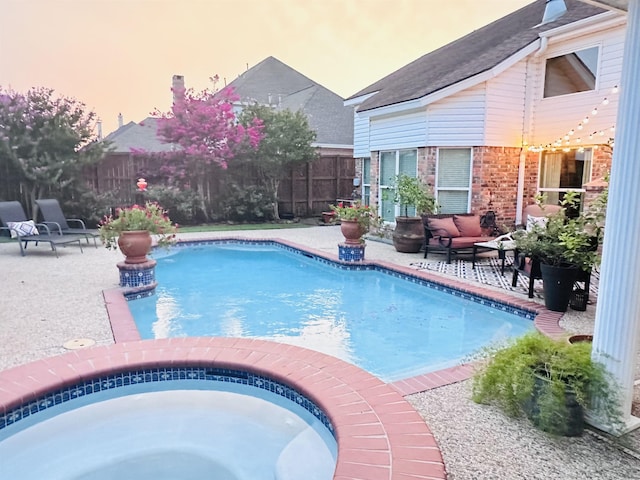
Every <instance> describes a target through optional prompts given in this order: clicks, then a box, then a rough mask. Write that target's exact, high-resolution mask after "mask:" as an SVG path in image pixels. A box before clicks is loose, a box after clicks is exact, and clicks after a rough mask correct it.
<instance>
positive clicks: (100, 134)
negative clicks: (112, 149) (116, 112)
mask: <svg viewBox="0 0 640 480" xmlns="http://www.w3.org/2000/svg"><path fill="white" fill-rule="evenodd" d="M97 127H98V141H102V120H98V122H97Z"/></svg>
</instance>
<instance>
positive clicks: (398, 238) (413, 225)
mask: <svg viewBox="0 0 640 480" xmlns="http://www.w3.org/2000/svg"><path fill="white" fill-rule="evenodd" d="M392 192H393V202H394V203H396V204H398V205H400V213H401V215H399V216H397V217H396V228H395V230H394V232H393V236H392V238H393V245H394V247H395V248H396V250H397V251H398V252H403V253H417V252H419V251H420V249H421V248H422V245H423V244H424V226H423V222H422V217H421V216H420V215H422V214H427V213H433V212H435V210H436V199H435V198H434V196H433V195H431V193H430V192H429V189H428V187H427V185H425V184H424V183H423V182H422V181H421V180H420V179H419V178H416V177H410V176H409V175H405V174H401V175H397V176H396V177H395V179H394V185H393V188H392ZM410 207H415V213H416V215H415V216H414V215H412V216H410V215H409V208H410Z"/></svg>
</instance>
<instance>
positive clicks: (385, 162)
mask: <svg viewBox="0 0 640 480" xmlns="http://www.w3.org/2000/svg"><path fill="white" fill-rule="evenodd" d="M379 171H380V175H379V177H380V180H379V181H380V185H379V192H380V211H379V214H380V216H381V217H382V219H383V220H384V221H385V222H395V221H396V217H397V216H398V215H400V206H399V205H396V204H395V203H393V184H394V179H395V177H396V175H400V174H405V175H408V176H410V177H414V178H415V177H417V176H418V151H417V150H415V149H411V150H395V151H391V152H380V170H379ZM407 214H408V215H409V216H411V215H415V208H409V210H408V213H407Z"/></svg>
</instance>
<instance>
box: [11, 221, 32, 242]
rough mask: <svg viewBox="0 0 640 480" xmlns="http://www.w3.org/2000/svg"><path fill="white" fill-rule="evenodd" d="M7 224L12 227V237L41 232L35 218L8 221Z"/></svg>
mask: <svg viewBox="0 0 640 480" xmlns="http://www.w3.org/2000/svg"><path fill="white" fill-rule="evenodd" d="M7 226H8V227H9V228H10V229H11V238H16V237H24V236H25V235H39V234H40V232H38V227H36V224H35V222H34V221H33V220H27V221H26V222H7Z"/></svg>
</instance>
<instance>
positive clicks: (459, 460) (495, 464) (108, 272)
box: [0, 226, 640, 480]
mask: <svg viewBox="0 0 640 480" xmlns="http://www.w3.org/2000/svg"><path fill="white" fill-rule="evenodd" d="M230 236H238V237H244V238H282V239H287V240H290V241H292V242H296V243H299V244H301V245H308V246H311V247H313V248H315V249H316V250H321V251H325V252H329V253H333V254H336V253H337V248H336V244H337V243H338V242H340V241H341V239H342V236H341V235H340V230H339V227H335V226H329V227H320V226H318V227H313V228H307V229H291V230H276V231H266V230H265V231H247V232H231V233H229V232H219V233H211V234H206V235H205V234H181V237H183V238H188V239H196V238H215V237H230ZM366 257H367V259H370V260H374V259H380V260H385V261H389V262H393V263H397V264H399V265H404V266H408V265H409V264H410V263H412V262H416V261H420V260H422V254H399V253H397V252H395V250H394V249H393V247H392V246H390V245H388V244H385V243H381V242H374V241H369V242H368V245H367V251H366ZM121 259H122V256H121V254H120V253H119V252H110V251H107V250H106V249H104V248H98V249H95V248H94V247H93V246H92V245H91V246H86V247H85V248H84V253H83V254H81V253H80V252H79V251H78V248H77V247H75V246H69V247H67V248H61V249H60V258H56V256H55V255H54V254H53V253H52V252H50V251H49V250H48V247H47V246H46V245H40V246H38V247H35V246H29V249H28V251H27V256H25V257H21V256H20V253H19V249H18V246H17V245H16V244H11V243H2V244H0V266H2V272H3V274H2V275H0V292H2V295H1V296H0V307H1V308H0V338H2V340H3V341H2V342H1V343H0V370H2V369H6V368H9V367H11V366H14V365H18V364H22V363H26V362H29V361H32V360H35V359H39V358H43V357H47V356H51V355H56V354H60V353H63V352H65V351H66V349H65V348H64V347H63V346H62V345H63V344H64V343H65V342H67V341H69V340H72V339H77V338H89V339H92V340H95V341H96V344H98V345H101V344H110V343H113V338H112V335H111V329H110V326H109V321H108V316H107V313H106V311H105V307H104V300H103V297H102V290H104V289H108V288H113V287H115V286H117V284H118V271H117V268H116V267H115V264H116V263H117V262H118V261H121ZM516 295H517V294H516ZM594 311H595V308H594V307H593V306H589V308H588V309H587V311H586V312H570V313H568V315H566V316H565V319H564V320H563V325H564V327H565V328H566V329H567V330H569V331H571V332H575V333H590V332H591V331H592V329H593V317H594ZM469 390H470V381H466V382H462V383H459V384H454V385H450V386H446V387H442V388H438V389H435V390H431V391H427V392H423V393H419V394H416V395H411V396H409V397H407V399H408V400H409V401H410V402H411V403H412V405H414V407H415V408H416V409H417V410H418V411H419V412H420V413H421V415H422V416H423V417H424V419H425V421H426V422H427V424H428V425H429V427H430V428H431V429H432V431H433V433H434V435H435V437H436V438H437V440H438V442H439V444H440V447H441V449H442V453H443V456H444V459H445V463H446V467H447V472H448V478H449V480H466V479H469V480H471V479H474V480H475V479H527V480H530V479H545V480H546V479H558V480H568V479H590V480H598V479H603V480H604V479H607V480H608V479H612V480H613V479H616V480H618V479H640V455H638V454H635V453H634V452H635V451H637V452H640V434H637V433H633V434H631V435H628V436H626V437H624V438H622V439H617V440H615V442H614V441H611V440H610V439H608V438H606V437H605V436H602V435H599V434H597V433H595V432H592V431H587V432H586V433H585V434H584V435H583V436H582V437H578V438H552V437H550V436H548V435H546V434H544V433H542V432H540V431H538V430H536V429H534V428H532V427H531V426H530V425H529V423H528V422H527V421H525V420H517V419H511V418H506V417H505V416H504V415H503V414H502V413H501V412H499V411H497V410H495V409H494V408H492V407H488V406H484V405H477V404H475V403H474V402H473V401H471V399H470V391H469ZM636 396H637V398H638V399H639V400H640V393H638V392H637V393H636ZM621 445H627V446H628V447H630V448H631V449H632V450H627V449H625V448H623V447H622V446H621Z"/></svg>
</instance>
